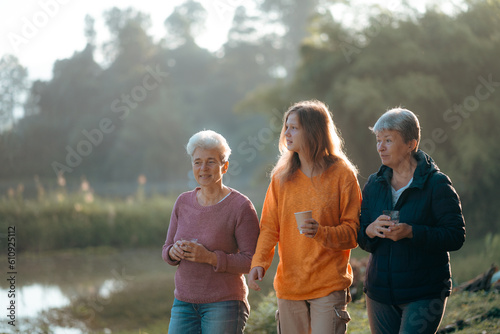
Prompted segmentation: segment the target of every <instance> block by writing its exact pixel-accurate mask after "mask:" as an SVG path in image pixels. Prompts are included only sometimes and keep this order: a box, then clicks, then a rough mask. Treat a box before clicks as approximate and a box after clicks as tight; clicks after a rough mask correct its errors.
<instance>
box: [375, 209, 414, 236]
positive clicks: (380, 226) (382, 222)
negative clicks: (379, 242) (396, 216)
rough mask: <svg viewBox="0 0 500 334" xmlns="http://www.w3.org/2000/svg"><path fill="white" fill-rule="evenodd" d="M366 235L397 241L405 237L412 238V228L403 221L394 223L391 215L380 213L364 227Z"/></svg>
mask: <svg viewBox="0 0 500 334" xmlns="http://www.w3.org/2000/svg"><path fill="white" fill-rule="evenodd" d="M366 235H367V236H369V237H370V238H372V239H373V238H375V237H379V238H387V239H391V240H393V241H398V240H401V239H405V238H410V239H411V238H413V228H412V227H411V225H408V224H405V223H399V224H395V223H394V222H393V221H391V217H389V216H386V215H381V216H379V217H378V218H377V220H375V221H374V222H373V223H371V224H370V225H368V227H367V228H366Z"/></svg>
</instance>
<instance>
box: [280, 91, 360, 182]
mask: <svg viewBox="0 0 500 334" xmlns="http://www.w3.org/2000/svg"><path fill="white" fill-rule="evenodd" d="M291 113H295V114H296V115H297V117H298V120H299V123H300V126H301V127H302V129H303V131H304V132H303V134H304V142H305V144H304V146H305V147H303V152H305V154H307V158H308V160H310V161H312V162H313V175H314V172H318V171H319V172H320V174H321V173H323V172H324V171H325V170H327V169H328V167H330V166H331V165H333V164H334V163H335V162H337V161H338V160H342V161H344V162H345V164H346V165H347V166H348V167H349V168H351V170H352V171H353V172H354V173H355V174H357V172H358V171H357V168H356V166H354V164H352V163H351V161H350V160H349V159H348V158H347V156H346V154H345V153H344V150H343V140H342V138H341V137H340V135H339V133H338V132H337V128H336V127H335V124H334V123H333V120H332V115H331V113H330V111H329V110H328V107H327V106H326V105H325V104H324V103H323V102H320V101H317V100H308V101H301V102H297V103H295V104H294V105H292V106H291V107H290V108H289V109H288V110H287V112H286V113H285V115H284V116H283V128H282V129H281V134H280V139H279V150H280V153H281V154H280V157H279V159H278V162H277V163H276V165H275V166H274V168H273V170H272V172H271V175H272V176H274V175H276V176H277V178H278V179H279V180H280V182H281V183H283V182H285V181H289V180H291V179H292V178H293V175H294V174H295V172H296V171H297V170H298V169H299V168H300V159H299V155H298V154H297V153H296V152H292V151H289V150H288V148H287V146H286V137H285V131H286V122H287V120H288V116H289V115H290V114H291Z"/></svg>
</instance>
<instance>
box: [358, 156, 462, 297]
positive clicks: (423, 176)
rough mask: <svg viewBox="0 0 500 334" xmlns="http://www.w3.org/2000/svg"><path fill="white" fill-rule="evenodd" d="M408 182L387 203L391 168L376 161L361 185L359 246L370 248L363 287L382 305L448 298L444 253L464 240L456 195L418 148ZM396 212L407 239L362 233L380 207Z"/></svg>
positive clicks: (448, 274)
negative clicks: (406, 230) (406, 228)
mask: <svg viewBox="0 0 500 334" xmlns="http://www.w3.org/2000/svg"><path fill="white" fill-rule="evenodd" d="M414 157H415V159H416V160H417V163H418V164H417V168H416V169H415V172H414V174H413V181H412V182H411V184H410V186H409V187H408V188H407V189H406V190H404V192H403V193H402V194H401V196H400V197H399V200H398V202H397V203H396V205H395V206H394V207H393V205H392V194H391V178H392V169H391V168H389V167H387V166H384V165H382V167H380V169H379V171H378V173H375V174H372V175H370V177H369V178H368V182H367V183H366V185H365V187H364V189H363V202H362V205H361V218H360V220H361V221H360V223H361V229H360V232H359V234H358V243H359V245H360V247H361V248H362V249H364V250H366V251H367V252H370V253H371V255H370V260H369V262H368V266H367V269H366V277H365V287H364V291H365V293H366V294H367V295H368V297H369V298H371V299H373V300H375V301H378V302H381V303H385V304H392V305H396V304H405V303H408V302H412V301H416V300H421V299H431V298H440V297H445V296H449V295H450V293H451V268H450V261H449V253H448V252H449V251H454V250H458V249H459V248H460V247H462V244H463V243H464V241H465V222H464V217H463V215H462V208H461V204H460V199H459V197H458V195H457V193H456V191H455V189H454V188H453V186H452V184H451V181H450V179H449V178H448V177H447V176H446V175H445V174H443V173H442V172H440V171H439V168H438V167H437V165H436V164H435V163H434V161H433V160H432V158H431V157H430V156H429V155H427V154H426V153H424V152H423V151H421V150H419V151H418V152H416V153H415V154H414ZM390 209H393V210H399V211H400V218H399V221H400V222H401V223H406V224H409V225H411V226H412V228H413V238H412V239H402V240H399V241H397V242H394V241H392V240H390V239H384V238H378V237H375V238H373V239H371V238H370V237H368V236H367V235H366V228H367V226H368V225H370V224H371V223H372V222H373V221H375V220H376V219H377V217H379V216H380V215H381V214H382V210H390Z"/></svg>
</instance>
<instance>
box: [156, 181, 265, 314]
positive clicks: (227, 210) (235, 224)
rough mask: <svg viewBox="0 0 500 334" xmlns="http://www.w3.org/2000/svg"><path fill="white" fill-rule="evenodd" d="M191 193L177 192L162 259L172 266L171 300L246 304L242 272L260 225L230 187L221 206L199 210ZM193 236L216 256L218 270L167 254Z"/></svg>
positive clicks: (247, 265)
mask: <svg viewBox="0 0 500 334" xmlns="http://www.w3.org/2000/svg"><path fill="white" fill-rule="evenodd" d="M198 190H199V188H196V189H195V190H192V191H188V192H185V193H183V194H181V195H180V196H179V197H178V198H177V201H176V202H175V204H174V208H173V210H172V216H171V218H170V225H169V227H168V233H167V240H166V241H165V245H164V246H163V252H162V257H163V260H164V261H165V262H167V263H169V264H171V265H173V266H175V265H178V266H179V267H178V268H177V271H176V273H175V291H174V295H175V298H177V299H178V300H181V301H184V302H188V303H196V304H201V303H213V302H220V301H227V300H241V301H243V302H245V304H247V306H248V301H247V295H248V287H247V285H246V282H245V277H244V276H243V274H245V273H248V272H249V270H250V263H251V261H252V256H253V254H254V252H255V246H256V244H257V238H258V236H259V221H258V218H257V213H256V212H255V208H254V206H253V204H252V202H251V201H250V200H249V199H248V198H247V197H246V196H245V195H243V194H241V193H239V192H238V191H236V190H234V189H231V193H230V194H229V196H228V197H226V198H225V199H224V200H223V201H222V202H220V203H218V204H215V205H211V206H201V205H200V204H198V201H197V200H196V192H197V191H198ZM193 238H196V239H198V243H201V244H202V245H204V246H205V248H207V249H208V250H210V251H213V252H215V254H216V255H217V267H213V266H211V265H209V264H206V263H194V262H190V261H186V260H181V261H172V259H170V257H169V255H168V251H169V250H170V248H171V247H172V246H173V244H174V243H175V242H176V241H177V240H180V239H184V240H190V239H193Z"/></svg>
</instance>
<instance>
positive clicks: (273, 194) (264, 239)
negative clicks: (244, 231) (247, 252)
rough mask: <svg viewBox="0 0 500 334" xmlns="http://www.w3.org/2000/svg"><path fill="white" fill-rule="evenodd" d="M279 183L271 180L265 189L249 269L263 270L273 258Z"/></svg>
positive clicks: (277, 234) (277, 226) (269, 264)
mask: <svg viewBox="0 0 500 334" xmlns="http://www.w3.org/2000/svg"><path fill="white" fill-rule="evenodd" d="M278 191H279V181H278V180H277V179H275V178H273V179H272V180H271V183H270V184H269V188H268V189H267V193H266V198H265V199H264V205H263V207H262V215H261V218H260V235H259V239H258V241H257V248H256V250H255V255H254V257H253V259H252V265H251V267H252V268H254V267H262V268H264V270H266V271H267V269H268V268H269V267H270V266H271V263H272V261H273V257H274V249H275V247H276V244H277V242H278V239H279V233H280V228H279V212H278Z"/></svg>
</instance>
